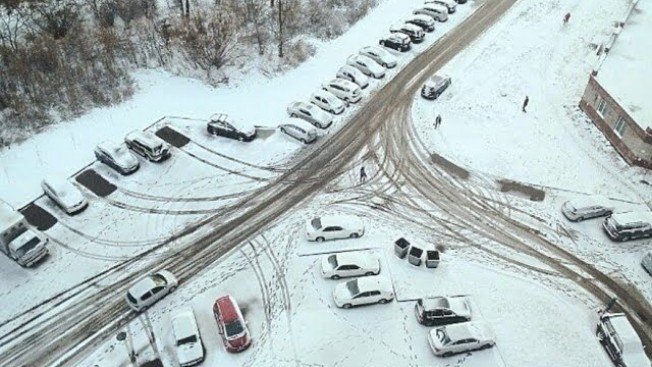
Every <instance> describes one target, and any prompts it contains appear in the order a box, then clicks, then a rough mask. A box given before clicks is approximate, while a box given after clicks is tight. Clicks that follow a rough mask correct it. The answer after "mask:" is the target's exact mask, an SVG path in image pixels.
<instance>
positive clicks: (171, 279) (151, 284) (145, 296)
mask: <svg viewBox="0 0 652 367" xmlns="http://www.w3.org/2000/svg"><path fill="white" fill-rule="evenodd" d="M178 284H179V283H178V281H177V278H176V277H175V276H174V274H172V273H170V272H169V271H167V270H159V271H157V272H156V273H154V274H150V275H148V276H146V277H144V278H141V279H140V280H138V281H137V282H136V283H134V285H132V286H131V288H129V291H127V294H126V295H125V300H126V301H127V305H129V307H131V309H132V310H134V311H136V312H140V311H143V310H145V309H146V308H147V307H149V306H151V305H153V304H154V303H156V301H158V300H160V299H161V298H163V297H165V296H166V295H167V294H168V293H171V292H173V291H174V290H175V289H176V288H177V285H178Z"/></svg>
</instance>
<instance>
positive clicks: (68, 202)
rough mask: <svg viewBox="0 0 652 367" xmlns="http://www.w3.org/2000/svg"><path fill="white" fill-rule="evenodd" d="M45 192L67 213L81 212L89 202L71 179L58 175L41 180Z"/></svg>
mask: <svg viewBox="0 0 652 367" xmlns="http://www.w3.org/2000/svg"><path fill="white" fill-rule="evenodd" d="M41 187H42V188H43V192H44V193H45V195H47V196H48V197H49V198H50V199H52V201H54V202H55V203H56V204H57V205H58V206H59V207H60V208H61V209H63V211H64V212H66V213H67V214H75V213H79V212H81V211H82V210H84V209H86V207H87V206H88V202H87V201H86V199H85V198H84V195H82V193H81V191H79V189H78V188H77V187H75V185H73V184H72V183H71V182H70V181H68V180H66V179H62V178H57V177H50V178H46V179H44V180H43V181H41Z"/></svg>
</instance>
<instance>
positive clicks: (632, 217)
mask: <svg viewBox="0 0 652 367" xmlns="http://www.w3.org/2000/svg"><path fill="white" fill-rule="evenodd" d="M602 228H603V229H604V231H605V232H606V233H607V235H608V236H609V237H610V238H611V239H612V240H616V241H629V240H634V239H638V238H646V237H652V212H626V213H615V214H612V215H610V216H608V217H607V218H606V219H605V220H604V222H602Z"/></svg>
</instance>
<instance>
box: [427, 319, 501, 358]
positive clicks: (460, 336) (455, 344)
mask: <svg viewBox="0 0 652 367" xmlns="http://www.w3.org/2000/svg"><path fill="white" fill-rule="evenodd" d="M428 343H429V344H430V348H431V349H432V352H433V353H434V354H435V355H436V356H438V357H449V356H452V355H454V354H458V353H466V352H470V351H474V350H481V349H487V348H491V347H493V346H494V345H495V344H496V342H495V341H494V337H493V333H492V332H491V329H490V328H489V326H488V325H487V324H485V323H480V322H477V321H467V322H463V323H459V324H451V325H446V326H439V327H436V328H433V329H430V332H429V333H428Z"/></svg>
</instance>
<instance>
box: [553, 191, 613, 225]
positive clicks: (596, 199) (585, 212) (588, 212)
mask: <svg viewBox="0 0 652 367" xmlns="http://www.w3.org/2000/svg"><path fill="white" fill-rule="evenodd" d="M561 212H562V214H564V216H565V217H566V218H567V219H568V220H570V221H573V222H579V221H583V220H585V219H590V218H597V217H604V216H607V215H611V214H613V212H614V206H613V204H611V202H610V201H609V199H607V198H606V197H604V196H599V195H592V196H587V197H580V198H575V199H572V200H568V201H566V202H565V203H564V204H562V206H561Z"/></svg>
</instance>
